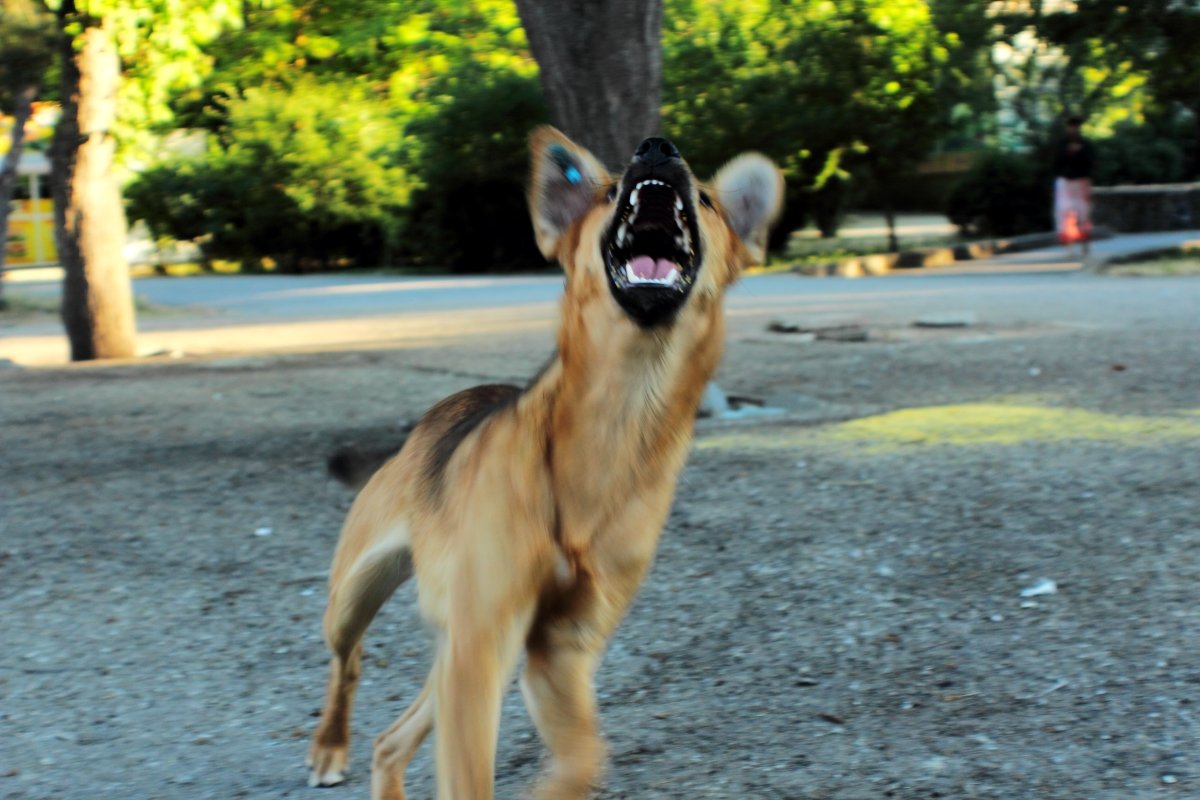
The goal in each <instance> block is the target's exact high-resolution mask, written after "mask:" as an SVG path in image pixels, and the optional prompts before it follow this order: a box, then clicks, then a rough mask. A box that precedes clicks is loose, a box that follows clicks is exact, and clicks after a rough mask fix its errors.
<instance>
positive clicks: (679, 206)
mask: <svg viewBox="0 0 1200 800" xmlns="http://www.w3.org/2000/svg"><path fill="white" fill-rule="evenodd" d="M675 210H676V211H683V201H682V200H680V199H679V195H675Z"/></svg>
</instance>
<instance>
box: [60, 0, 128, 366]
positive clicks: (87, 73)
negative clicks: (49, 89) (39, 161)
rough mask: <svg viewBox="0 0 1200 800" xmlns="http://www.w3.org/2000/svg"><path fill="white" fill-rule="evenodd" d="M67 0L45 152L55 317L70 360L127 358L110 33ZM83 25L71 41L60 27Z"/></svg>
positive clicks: (115, 70)
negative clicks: (58, 86)
mask: <svg viewBox="0 0 1200 800" xmlns="http://www.w3.org/2000/svg"><path fill="white" fill-rule="evenodd" d="M74 5H75V4H74V2H73V0H64V2H63V4H62V7H61V9H60V11H59V29H60V31H64V33H63V37H62V44H61V70H62V119H61V121H60V122H59V123H58V127H57V128H56V129H55V132H54V143H53V148H52V152H51V164H52V176H51V183H52V185H53V194H54V217H55V238H56V240H57V243H58V256H59V259H60V261H61V262H62V265H63V270H64V272H65V275H64V278H63V299H62V320H63V325H64V326H65V327H66V330H67V338H68V340H69V341H70V343H71V359H72V360H73V361H84V360H88V359H93V358H126V357H130V356H132V355H134V347H135V344H134V312H133V291H132V287H131V286H130V282H129V267H128V265H127V264H126V263H125V255H124V247H125V232H126V231H125V210H124V207H123V206H122V204H121V193H120V190H119V188H118V187H117V183H116V178H115V176H114V175H113V152H114V149H115V144H116V143H115V141H114V139H113V136H112V133H111V129H112V124H113V120H114V118H115V116H116V106H117V86H118V83H119V81H120V61H119V59H118V57H117V52H116V48H115V45H114V43H113V40H112V35H111V31H109V30H108V29H107V28H106V27H104V26H103V25H102V24H99V23H98V21H96V20H94V19H80V18H79V17H78V16H77V15H76V14H75V7H74ZM73 21H78V22H82V23H83V26H84V27H83V32H82V33H80V34H78V36H77V37H76V39H77V41H78V42H79V45H80V46H79V48H78V50H76V48H75V47H74V45H73V42H72V39H71V37H70V36H69V35H67V34H66V33H65V29H66V25H67V24H69V23H71V22H73Z"/></svg>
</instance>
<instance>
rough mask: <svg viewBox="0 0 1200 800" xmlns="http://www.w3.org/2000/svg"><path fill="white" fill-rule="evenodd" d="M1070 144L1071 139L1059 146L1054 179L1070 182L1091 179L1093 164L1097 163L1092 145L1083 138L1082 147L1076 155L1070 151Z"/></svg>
mask: <svg viewBox="0 0 1200 800" xmlns="http://www.w3.org/2000/svg"><path fill="white" fill-rule="evenodd" d="M1070 143H1071V142H1070V140H1069V139H1064V140H1063V141H1062V143H1061V144H1060V145H1059V146H1058V153H1057V154H1056V155H1055V157H1054V177H1056V178H1066V179H1067V180H1070V181H1074V180H1078V179H1080V178H1091V177H1092V164H1093V162H1094V161H1095V156H1094V154H1093V151H1092V143H1091V142H1089V141H1088V140H1087V139H1082V138H1081V139H1080V140H1079V144H1080V147H1079V149H1078V150H1076V151H1075V152H1074V153H1072V152H1071V151H1070V149H1069V145H1070Z"/></svg>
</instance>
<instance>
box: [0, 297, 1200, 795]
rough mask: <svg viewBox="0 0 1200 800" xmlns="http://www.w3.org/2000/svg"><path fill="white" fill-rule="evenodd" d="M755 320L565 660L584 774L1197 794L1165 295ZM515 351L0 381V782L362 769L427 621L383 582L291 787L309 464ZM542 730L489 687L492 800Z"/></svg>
mask: <svg viewBox="0 0 1200 800" xmlns="http://www.w3.org/2000/svg"><path fill="white" fill-rule="evenodd" d="M760 331H761V326H760V325H757V323H756V324H755V326H754V328H753V329H751V328H750V327H749V326H748V325H743V326H741V327H740V328H738V329H736V330H735V331H734V337H733V339H734V341H733V342H732V344H731V348H730V357H729V358H728V359H727V361H726V366H725V367H724V368H723V372H722V375H721V380H722V384H723V385H724V386H725V388H726V389H728V390H730V391H732V392H734V393H739V394H747V395H753V396H756V397H760V398H762V399H764V400H765V401H767V402H768V403H769V404H771V405H776V406H780V407H782V408H784V409H785V413H783V414H781V415H779V416H773V417H772V416H761V417H752V418H750V419H749V420H746V421H743V422H737V423H735V422H715V421H702V422H701V423H700V427H699V435H698V438H697V447H696V450H695V452H694V454H693V457H692V459H691V461H690V463H689V466H688V468H687V470H686V472H685V474H684V476H683V479H682V482H681V485H680V490H679V496H678V501H677V503H676V508H675V511H674V512H673V514H672V516H671V520H670V523H669V525H668V529H667V532H666V535H665V537H664V541H663V546H662V548H661V550H660V554H659V558H658V561H657V563H656V566H655V568H654V571H653V573H652V575H651V576H650V578H649V580H648V582H647V584H646V586H645V587H644V589H643V591H642V592H641V594H640V596H639V598H638V600H637V602H636V604H635V606H634V608H633V609H632V611H631V613H630V615H629V618H628V619H627V620H626V622H625V624H624V625H623V626H622V627H621V629H620V631H619V633H618V635H617V636H616V638H615V639H614V641H613V643H612V645H611V648H610V650H609V653H608V656H607V658H606V661H605V664H604V667H603V669H602V671H601V673H600V676H599V680H598V686H599V693H600V698H601V707H602V714H603V720H604V728H605V732H606V735H607V738H608V740H609V743H610V745H611V763H610V769H609V774H608V776H607V782H606V784H605V787H604V789H603V790H602V791H601V792H600V795H599V796H600V797H604V798H632V797H639V798H640V797H714V798H748V797H755V798H837V799H838V800H859V799H861V800H866V799H867V798H872V800H874V799H876V798H906V799H912V800H916V799H917V798H922V799H924V798H1041V799H1046V800H1049V799H1052V798H1062V799H1063V800H1067V799H1068V798H1069V799H1070V800H1080V799H1081V798H1086V799H1087V800H1130V799H1131V798H1157V797H1178V798H1185V797H1197V796H1200V757H1198V755H1197V753H1198V752H1200V750H1198V743H1200V708H1198V707H1197V705H1196V702H1197V698H1198V697H1200V655H1198V653H1197V649H1196V641H1197V638H1196V634H1197V630H1198V629H1200V606H1198V605H1197V603H1196V592H1197V580H1198V579H1200V369H1197V363H1198V362H1200V335H1198V334H1200V322H1198V323H1197V326H1196V327H1190V328H1161V327H1155V326H1154V323H1153V320H1151V321H1149V322H1147V324H1146V327H1144V328H1141V329H1139V330H1138V331H1137V332H1136V334H1135V333H1131V332H1127V331H1111V330H1109V331H1105V330H1078V329H1054V328H1046V327H1043V328H1029V327H1013V328H1009V329H1003V330H1000V329H989V330H980V329H978V328H971V329H967V330H965V331H936V330H930V331H919V330H915V329H901V328H894V329H882V330H872V331H871V336H872V340H871V341H868V342H866V343H845V342H823V341H818V342H814V343H801V342H799V341H797V339H796V338H795V337H793V338H788V337H787V336H785V335H775V336H772V335H770V334H765V333H761V332H760ZM547 341H548V340H547V337H546V336H545V335H544V334H537V335H534V334H530V335H520V336H512V337H508V338H505V339H503V340H502V341H499V340H498V341H493V342H489V343H486V344H480V343H476V344H469V345H458V346H455V347H450V348H443V349H410V350H405V351H374V352H369V353H333V354H321V355H313V356H291V357H287V358H277V357H255V358H239V359H229V358H226V359H209V360H197V361H194V362H185V363H158V364H145V365H137V366H129V365H127V366H116V367H82V368H73V369H61V370H18V369H8V370H4V371H3V372H0V426H2V429H3V451H2V452H3V464H4V477H5V481H4V489H3V494H2V496H0V515H2V517H0V526H2V536H0V634H2V641H3V648H2V649H0V725H2V727H3V730H4V735H3V736H2V737H0V796H3V797H5V798H11V799H12V800H17V799H18V798H19V799H21V800H33V799H34V798H55V800H75V799H76V798H78V799H79V800H83V798H88V800H92V799H93V798H98V797H100V798H236V797H250V798H279V797H294V798H300V797H304V798H311V797H318V798H339V797H365V796H366V793H367V789H366V785H367V775H366V769H365V765H366V764H367V763H368V762H369V747H370V741H371V738H372V737H373V736H374V734H375V733H377V732H379V731H380V730H382V729H383V728H384V727H386V726H387V724H389V723H390V721H391V720H392V719H393V718H394V717H395V716H396V715H397V714H399V713H400V712H401V711H402V710H403V709H404V707H405V706H406V705H407V702H408V701H409V700H410V699H411V698H412V697H413V696H414V695H415V693H416V691H417V689H418V688H419V686H420V683H421V680H422V678H423V674H424V672H425V670H426V669H427V665H428V662H429V656H430V650H429V641H428V639H427V636H426V634H425V632H424V631H423V629H422V626H421V623H420V621H419V619H418V616H417V614H416V612H415V609H414V607H413V604H412V599H413V598H412V588H411V586H407V587H404V588H403V589H402V590H401V592H400V593H399V594H398V595H397V597H396V598H395V600H394V601H393V602H392V603H391V604H389V605H388V606H387V607H385V609H384V611H383V612H382V613H381V615H380V617H379V618H378V620H377V621H376V623H375V626H374V627H373V628H372V631H371V633H370V634H369V635H368V643H367V648H368V649H367V652H368V656H367V666H366V672H365V676H364V682H363V686H362V689H361V691H360V693H359V707H358V714H357V716H356V718H355V726H354V727H355V731H356V736H357V737H358V738H357V739H356V742H355V745H354V751H353V759H354V761H353V764H352V769H353V773H352V775H351V779H350V781H349V783H348V784H347V785H346V786H344V787H341V788H336V789H330V790H321V791H318V790H312V789H308V788H307V787H306V786H305V778H306V773H305V770H304V768H303V761H304V755H305V749H306V738H307V736H308V735H309V734H310V732H311V731H312V728H313V726H314V725H315V723H316V718H315V715H316V713H317V710H318V706H319V704H320V702H321V697H322V689H323V682H324V679H325V663H326V656H325V653H324V651H323V647H322V645H321V642H320V637H319V625H320V616H321V612H322V609H323V602H324V598H323V593H324V571H325V569H326V568H327V565H328V560H329V557H330V555H331V553H332V549H333V544H334V541H335V538H336V535H337V530H338V526H339V524H340V520H341V517H342V515H343V514H344V512H345V511H346V509H347V508H348V506H349V503H350V500H351V497H350V495H349V493H348V492H347V491H346V490H344V489H343V488H342V487H340V486H339V485H338V484H336V483H335V482H334V481H332V480H331V479H329V478H328V477H326V475H325V473H324V466H323V462H324V459H325V457H326V456H327V455H328V454H329V453H330V452H331V451H332V450H333V449H334V448H335V447H336V446H338V445H340V444H344V443H365V444H371V443H378V442H379V441H388V440H390V439H393V438H395V439H397V440H398V438H399V434H398V430H399V426H400V424H401V423H402V422H403V421H405V420H409V419H412V418H414V417H416V416H417V415H418V414H419V413H420V412H421V411H422V410H423V409H424V408H426V407H427V406H428V405H430V404H431V403H432V402H434V401H435V400H437V399H438V398H440V397H442V396H444V395H445V394H447V393H449V392H451V391H453V390H456V389H458V388H462V387H464V386H467V385H471V384H473V383H477V382H480V380H494V379H520V378H522V377H523V376H525V375H528V374H530V373H531V372H533V371H534V370H535V369H536V367H537V366H538V364H539V363H540V362H541V360H542V359H543V358H544V356H545V354H546V349H547ZM501 356H502V357H501ZM930 407H933V408H932V409H930ZM904 409H910V410H909V411H902V410H904ZM912 409H924V410H919V411H914V410H912ZM897 411H899V412H900V413H897V414H892V413H891V412H897ZM889 414H890V415H889ZM1043 579H1048V580H1051V581H1054V583H1055V591H1054V592H1053V593H1045V594H1034V595H1033V596H1028V597H1022V595H1021V592H1022V590H1023V589H1030V588H1032V587H1035V586H1037V585H1039V583H1041V584H1042V586H1043V588H1044V587H1045V586H1046V584H1044V583H1042V582H1043ZM541 758H542V750H541V748H540V745H539V744H538V742H537V739H536V736H535V734H534V733H533V730H532V728H531V726H530V724H529V722H528V720H527V718H526V717H525V714H524V712H523V710H522V709H521V707H520V698H519V695H518V693H517V692H515V691H514V692H510V694H509V695H508V699H507V701H506V708H505V716H504V727H503V731H502V734H501V747H500V756H499V760H498V781H499V787H500V788H499V793H500V795H501V796H509V797H511V796H516V795H518V794H519V792H520V790H521V788H520V787H522V786H523V785H525V784H526V783H527V782H528V781H529V780H530V779H531V778H532V777H533V776H535V775H536V773H537V770H538V767H539V765H540V763H541ZM409 781H410V782H409V785H410V789H411V791H412V794H413V796H414V797H428V796H431V795H432V791H433V787H432V779H431V766H430V753H429V750H428V746H426V749H424V750H423V751H422V752H421V754H420V756H419V757H418V759H417V760H416V761H415V762H414V764H413V766H412V767H411V768H410V771H409Z"/></svg>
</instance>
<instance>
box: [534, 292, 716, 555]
mask: <svg viewBox="0 0 1200 800" xmlns="http://www.w3.org/2000/svg"><path fill="white" fill-rule="evenodd" d="M692 300H693V302H696V303H697V304H698V306H697V307H695V308H689V309H685V310H684V312H683V314H681V316H680V318H677V319H676V320H675V321H674V322H672V323H670V324H668V325H664V326H662V327H661V328H655V329H650V330H642V329H639V328H637V327H636V326H635V325H634V324H633V323H632V322H630V321H629V320H628V318H625V317H623V316H622V317H621V318H619V319H618V324H616V325H614V324H612V319H613V318H612V317H611V316H605V315H606V314H609V313H611V312H610V309H608V308H600V309H597V306H596V304H595V303H592V304H587V303H580V302H575V300H574V298H573V297H571V296H570V295H568V296H567V297H566V298H565V299H564V302H563V315H564V319H563V324H562V325H561V327H560V332H559V335H558V353H557V355H556V357H555V358H554V359H553V360H552V361H551V363H550V364H549V365H548V366H547V368H546V369H545V370H544V371H543V372H542V374H541V376H539V378H538V379H537V380H535V382H534V383H533V385H532V386H531V387H530V389H529V391H530V393H532V394H544V397H545V398H546V399H547V400H548V402H547V403H545V404H538V405H539V406H540V407H544V408H547V409H548V411H547V412H546V413H547V418H546V419H545V420H543V421H542V424H541V426H540V427H541V428H542V430H544V432H545V436H546V442H545V446H546V453H547V467H548V469H549V471H550V473H551V474H550V478H551V480H552V481H553V483H554V484H555V485H556V486H557V487H561V488H562V489H563V491H562V493H561V494H559V496H560V497H566V498H569V499H568V501H567V502H568V505H569V506H570V507H573V508H574V511H575V512H576V513H574V514H573V513H572V508H570V507H569V508H566V509H561V510H562V511H563V513H564V514H565V515H566V516H567V517H568V518H570V517H575V516H577V517H578V518H579V519H587V520H602V519H604V518H605V517H606V516H607V514H606V513H604V512H605V511H606V509H603V508H597V505H599V504H602V503H612V502H614V500H616V501H619V502H622V503H624V502H626V501H632V500H634V499H636V497H637V496H638V494H639V492H642V491H656V490H660V489H661V487H662V483H663V482H664V481H665V482H668V483H670V484H674V482H675V480H676V478H677V477H678V475H679V472H680V470H681V469H682V467H683V462H684V459H685V458H686V455H687V449H688V445H689V443H690V442H691V438H692V433H693V428H694V424H695V417H696V410H697V408H698V406H699V404H700V399H701V396H702V395H703V392H704V387H705V385H706V384H707V382H708V380H709V378H711V377H712V373H713V372H714V371H715V370H716V367H717V363H718V361H719V360H720V356H721V350H722V345H723V338H724V324H723V317H722V312H721V306H720V301H719V299H717V298H711V299H709V300H708V301H707V302H704V301H702V300H701V299H700V298H693V299H692ZM597 512H601V513H597ZM566 523H567V524H571V520H570V519H568V520H566ZM575 534H576V535H584V536H586V535H587V534H586V533H585V532H582V531H575Z"/></svg>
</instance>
